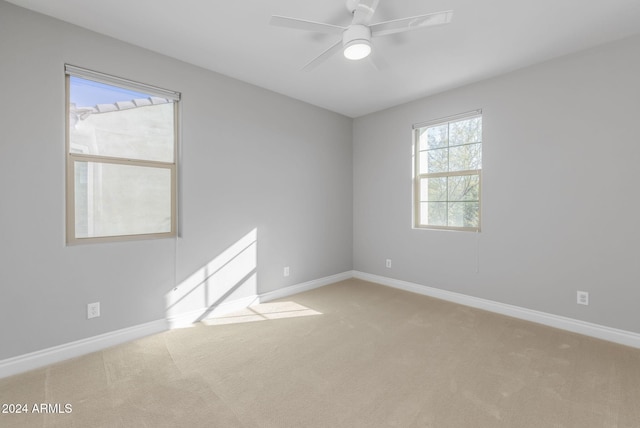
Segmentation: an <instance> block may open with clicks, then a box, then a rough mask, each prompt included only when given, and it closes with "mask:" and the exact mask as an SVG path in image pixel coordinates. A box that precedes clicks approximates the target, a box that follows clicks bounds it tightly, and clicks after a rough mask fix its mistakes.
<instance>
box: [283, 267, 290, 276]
mask: <svg viewBox="0 0 640 428" xmlns="http://www.w3.org/2000/svg"><path fill="white" fill-rule="evenodd" d="M283 275H284V276H289V266H285V267H284V273H283Z"/></svg>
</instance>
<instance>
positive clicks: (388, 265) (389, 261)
mask: <svg viewBox="0 0 640 428" xmlns="http://www.w3.org/2000/svg"><path fill="white" fill-rule="evenodd" d="M386 266H387V269H391V259H387V262H386Z"/></svg>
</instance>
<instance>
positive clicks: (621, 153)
mask: <svg viewBox="0 0 640 428" xmlns="http://www.w3.org/2000/svg"><path fill="white" fill-rule="evenodd" d="M639 76H640V38H639V37H635V38H631V39H627V40H623V41H620V42H617V43H614V44H610V45H606V46H602V47H599V48H595V49H592V50H589V51H585V52H582V53H579V54H576V55H572V56H569V57H564V58H561V59H557V60H554V61H551V62H547V63H544V64H541V65H538V66H535V67H530V68H527V69H523V70H521V71H517V72H513V73H511V74H508V75H504V76H502V77H499V78H495V79H491V80H487V81H484V82H481V83H478V84H474V85H470V86H467V87H463V88H460V89H458V90H453V91H450V92H447V93H443V94H440V95H437V96H432V97H429V98H426V99H423V100H420V101H417V102H413V103H410V104H405V105H402V106H399V107H397V108H393V109H389V110H386V111H383V112H379V113H377V114H371V115H368V116H365V117H362V118H359V119H356V120H355V122H354V153H353V157H354V269H355V270H358V271H364V272H367V273H372V274H377V275H384V276H387V277H391V278H395V279H399V280H405V281H410V282H414V283H418V284H421V285H426V286H431V287H437V288H440V289H445V290H450V291H454V292H458V293H463V294H466V295H471V296H477V297H481V298H485V299H490V300H493V301H497V302H503V303H508V304H513V305H517V306H521V307H525V308H530V309H535V310H539V311H544V312H548V313H551V314H558V315H562V316H567V317H571V318H575V319H580V320H585V321H590V322H594V323H598V324H602V325H606V326H610V327H615V328H621V329H625V330H629V331H634V332H639V333H640V311H638V309H637V304H638V302H639V301H640V287H638V258H639V256H640V251H639V249H638V248H639V244H640V229H639V228H638V227H637V222H638V213H639V211H640V199H639V198H638V177H637V172H638V171H639V170H640V169H639V165H640V125H639V122H638V115H639V113H640V83H639V80H638V77H639ZM479 108H481V109H483V124H484V135H483V137H484V142H483V189H482V193H483V206H482V232H481V233H479V234H475V233H468V232H447V231H425V230H412V228H411V198H412V195H411V192H412V190H411V184H412V179H411V165H412V160H411V125H412V124H413V123H418V122H423V121H427V120H430V119H437V118H441V117H444V116H448V115H452V114H456V113H462V112H466V111H469V110H474V109H479ZM386 258H390V259H392V260H393V268H392V269H386V268H385V259H386ZM577 290H584V291H588V292H589V293H590V299H591V302H590V305H589V306H578V305H576V291H577Z"/></svg>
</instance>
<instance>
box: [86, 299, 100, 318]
mask: <svg viewBox="0 0 640 428" xmlns="http://www.w3.org/2000/svg"><path fill="white" fill-rule="evenodd" d="M99 316H100V302H95V303H89V304H88V305H87V319H91V318H97V317H99Z"/></svg>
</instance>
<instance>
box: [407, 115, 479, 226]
mask: <svg viewBox="0 0 640 428" xmlns="http://www.w3.org/2000/svg"><path fill="white" fill-rule="evenodd" d="M413 128H414V144H415V147H414V153H415V156H414V160H415V169H414V171H415V176H414V178H415V180H414V192H415V193H414V209H415V212H414V226H415V227H416V228H428V229H450V230H468V231H479V230H480V184H481V170H482V112H481V111H474V112H471V113H465V114H461V115H458V116H453V117H449V118H445V119H440V120H437V121H432V122H428V123H425V124H418V125H414V126H413Z"/></svg>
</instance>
